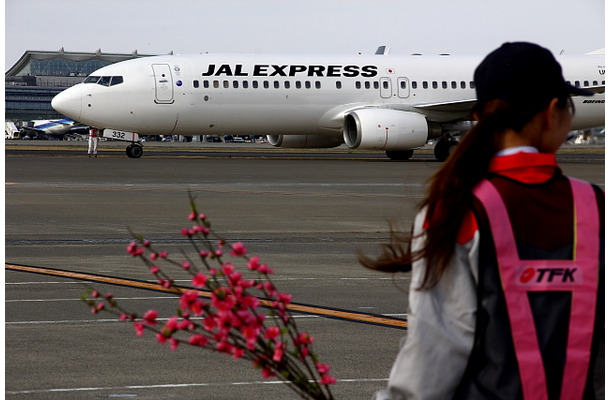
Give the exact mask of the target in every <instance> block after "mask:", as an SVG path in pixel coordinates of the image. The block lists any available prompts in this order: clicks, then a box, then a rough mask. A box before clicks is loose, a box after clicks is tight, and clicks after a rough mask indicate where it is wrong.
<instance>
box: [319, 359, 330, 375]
mask: <svg viewBox="0 0 610 400" xmlns="http://www.w3.org/2000/svg"><path fill="white" fill-rule="evenodd" d="M316 369H317V370H318V372H319V373H320V374H321V375H324V374H328V373H329V372H330V365H328V364H322V363H320V362H316Z"/></svg>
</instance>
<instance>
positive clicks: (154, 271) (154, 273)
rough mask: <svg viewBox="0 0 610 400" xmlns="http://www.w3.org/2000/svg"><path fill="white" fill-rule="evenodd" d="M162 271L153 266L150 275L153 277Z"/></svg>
mask: <svg viewBox="0 0 610 400" xmlns="http://www.w3.org/2000/svg"><path fill="white" fill-rule="evenodd" d="M160 271H161V270H160V269H159V267H157V266H156V265H153V266H152V267H150V273H151V274H152V275H157V274H158V273H159V272H160Z"/></svg>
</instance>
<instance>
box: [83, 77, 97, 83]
mask: <svg viewBox="0 0 610 400" xmlns="http://www.w3.org/2000/svg"><path fill="white" fill-rule="evenodd" d="M99 80H100V77H99V76H88V77H87V79H85V81H84V82H83V83H97V81H99Z"/></svg>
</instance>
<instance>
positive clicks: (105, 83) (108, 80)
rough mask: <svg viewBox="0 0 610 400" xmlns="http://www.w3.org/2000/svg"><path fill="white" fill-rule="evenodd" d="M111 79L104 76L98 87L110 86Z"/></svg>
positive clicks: (98, 82)
mask: <svg viewBox="0 0 610 400" xmlns="http://www.w3.org/2000/svg"><path fill="white" fill-rule="evenodd" d="M110 78H112V77H111V76H102V77H101V78H100V80H99V81H97V84H98V85H102V86H110Z"/></svg>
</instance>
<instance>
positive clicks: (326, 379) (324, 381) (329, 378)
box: [320, 375, 337, 385]
mask: <svg viewBox="0 0 610 400" xmlns="http://www.w3.org/2000/svg"><path fill="white" fill-rule="evenodd" d="M336 382H337V380H336V379H335V378H333V377H332V376H330V375H322V379H320V383H321V384H322V385H332V384H333V383H336Z"/></svg>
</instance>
